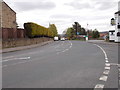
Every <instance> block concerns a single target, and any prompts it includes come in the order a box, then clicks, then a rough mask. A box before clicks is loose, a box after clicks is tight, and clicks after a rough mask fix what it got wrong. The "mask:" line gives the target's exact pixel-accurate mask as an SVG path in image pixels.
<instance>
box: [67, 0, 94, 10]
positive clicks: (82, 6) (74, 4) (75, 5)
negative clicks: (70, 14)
mask: <svg viewBox="0 0 120 90" xmlns="http://www.w3.org/2000/svg"><path fill="white" fill-rule="evenodd" d="M65 5H68V6H71V7H73V8H75V9H91V8H93V6H91V5H90V3H88V2H79V1H78V0H74V1H73V2H70V3H65Z"/></svg>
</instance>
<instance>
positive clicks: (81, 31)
mask: <svg viewBox="0 0 120 90" xmlns="http://www.w3.org/2000/svg"><path fill="white" fill-rule="evenodd" d="M76 29H77V30H76ZM87 33H88V35H89V38H91V39H97V38H99V37H100V33H99V32H98V30H97V29H95V30H88V31H86V30H85V28H83V27H81V25H80V24H79V23H78V22H77V23H76V24H75V25H73V27H70V28H68V29H67V32H66V36H67V37H68V39H75V40H76V39H79V40H81V39H84V40H85V37H82V35H84V36H87ZM76 34H77V35H76ZM79 35H81V36H79Z"/></svg>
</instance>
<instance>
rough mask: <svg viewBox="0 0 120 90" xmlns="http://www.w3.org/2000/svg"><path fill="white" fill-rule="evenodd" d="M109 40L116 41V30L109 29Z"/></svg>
mask: <svg viewBox="0 0 120 90" xmlns="http://www.w3.org/2000/svg"><path fill="white" fill-rule="evenodd" d="M109 41H110V42H114V41H115V30H109Z"/></svg>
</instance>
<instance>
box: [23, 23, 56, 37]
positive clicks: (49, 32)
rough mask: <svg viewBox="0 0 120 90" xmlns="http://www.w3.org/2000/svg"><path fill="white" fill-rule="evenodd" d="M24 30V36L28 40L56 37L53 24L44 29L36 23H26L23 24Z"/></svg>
mask: <svg viewBox="0 0 120 90" xmlns="http://www.w3.org/2000/svg"><path fill="white" fill-rule="evenodd" d="M24 28H25V30H26V35H27V36H28V37H30V38H33V37H40V36H46V37H54V36H56V35H57V28H56V26H55V25H54V24H51V25H50V26H49V28H46V27H43V26H41V25H38V24H36V23H32V22H28V23H24Z"/></svg>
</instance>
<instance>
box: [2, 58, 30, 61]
mask: <svg viewBox="0 0 120 90" xmlns="http://www.w3.org/2000/svg"><path fill="white" fill-rule="evenodd" d="M18 59H19V60H27V59H30V57H22V58H12V59H6V60H2V61H0V62H8V61H13V60H18Z"/></svg>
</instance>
